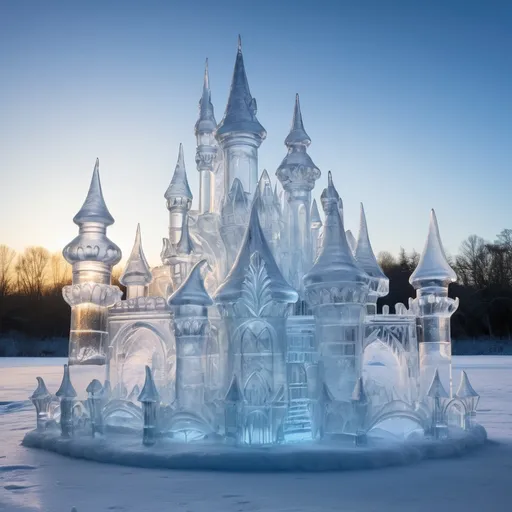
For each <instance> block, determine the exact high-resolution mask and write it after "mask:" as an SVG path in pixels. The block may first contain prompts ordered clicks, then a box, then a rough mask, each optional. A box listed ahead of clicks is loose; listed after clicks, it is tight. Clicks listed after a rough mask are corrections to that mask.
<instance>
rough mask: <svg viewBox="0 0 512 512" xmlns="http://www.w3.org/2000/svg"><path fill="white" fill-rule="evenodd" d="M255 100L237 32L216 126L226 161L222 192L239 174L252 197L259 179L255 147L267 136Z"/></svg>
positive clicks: (216, 133)
mask: <svg viewBox="0 0 512 512" xmlns="http://www.w3.org/2000/svg"><path fill="white" fill-rule="evenodd" d="M256 111H257V108H256V100H255V99H254V98H253V97H252V96H251V92H250V90H249V83H248V82H247V75H246V73H245V66H244V58H243V55H242V45H241V42H240V36H239V37H238V51H237V55H236V61H235V68H234V71H233V79H232V81H231V90H230V92H229V99H228V103H227V106H226V111H225V113H224V117H223V118H222V121H221V122H220V123H219V126H218V127H217V131H216V132H215V137H216V139H217V140H218V142H219V144H220V146H221V148H222V151H223V159H224V162H225V167H224V193H227V191H228V190H230V189H231V185H232V183H233V180H234V179H235V178H238V179H239V180H240V181H241V182H242V184H243V186H244V190H245V192H247V193H248V194H249V195H250V196H251V197H252V195H253V194H254V193H255V191H256V186H257V183H258V148H259V147H260V145H261V143H262V142H263V140H264V139H265V137H266V136H267V132H266V131H265V129H264V128H263V126H261V124H260V122H259V121H258V119H257V117H256Z"/></svg>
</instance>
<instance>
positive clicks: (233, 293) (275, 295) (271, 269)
mask: <svg viewBox="0 0 512 512" xmlns="http://www.w3.org/2000/svg"><path fill="white" fill-rule="evenodd" d="M258 202H259V198H258V197H256V198H255V200H254V201H253V204H252V207H251V213H250V217H249V224H248V226H247V229H246V231H245V235H244V240H243V242H242V246H241V248H240V251H239V252H238V256H237V257H236V260H235V262H234V263H233V267H232V268H231V271H230V272H229V274H228V275H227V276H226V279H225V280H224V282H223V283H222V284H221V285H220V286H219V288H218V289H217V291H216V292H215V301H216V302H235V301H236V300H237V299H238V298H239V297H240V295H241V293H242V287H243V284H244V281H245V276H246V272H247V269H248V268H249V264H250V261H251V256H252V255H253V253H255V252H258V253H259V255H260V257H261V259H262V260H263V262H264V263H265V267H266V271H267V274H268V277H269V280H270V284H269V289H270V293H271V295H272V299H273V300H275V301H276V302H284V303H295V302H296V301H297V299H298V294H297V292H296V291H295V290H294V289H293V288H292V287H291V286H290V285H289V284H288V283H287V282H286V280H285V279H284V277H283V275H282V274H281V271H280V270H279V267H278V266H277V264H276V261H275V259H274V257H273V256H272V252H271V250H270V248H269V246H268V243H267V240H266V239H265V235H264V234H263V230H262V229H261V225H260V221H259V215H258Z"/></svg>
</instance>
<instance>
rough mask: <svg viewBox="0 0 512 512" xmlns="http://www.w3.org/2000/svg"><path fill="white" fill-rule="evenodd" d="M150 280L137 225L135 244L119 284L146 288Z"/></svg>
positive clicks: (150, 275)
mask: <svg viewBox="0 0 512 512" xmlns="http://www.w3.org/2000/svg"><path fill="white" fill-rule="evenodd" d="M152 280H153V276H152V274H151V270H150V268H149V264H148V262H147V260H146V256H145V255H144V251H143V250H142V243H141V236H140V224H137V232H136V233H135V243H134V244H133V249H132V252H131V254H130V257H129V258H128V262H127V263H126V267H125V269H124V272H123V274H122V276H121V277H120V278H119V282H120V283H121V284H122V285H124V286H146V285H147V284H149V283H151V281H152Z"/></svg>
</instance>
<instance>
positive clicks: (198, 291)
mask: <svg viewBox="0 0 512 512" xmlns="http://www.w3.org/2000/svg"><path fill="white" fill-rule="evenodd" d="M205 264H206V260H201V261H199V262H198V263H197V264H196V265H195V266H194V268H193V269H192V270H191V272H190V275H189V276H188V278H187V280H186V281H185V282H184V283H183V284H182V285H181V286H180V287H179V288H178V290H176V291H175V292H174V294H173V295H171V297H169V301H168V304H169V306H171V307H172V308H173V310H174V333H175V336H176V401H177V408H178V409H179V410H185V411H188V412H194V413H200V411H201V409H202V407H203V405H204V370H205V348H206V342H207V339H208V336H209V335H210V322H209V321H208V309H207V308H208V306H211V305H212V304H213V301H212V299H211V298H210V296H209V295H208V293H207V291H206V290H205V287H204V281H203V278H202V277H201V267H203V266H204V265H205Z"/></svg>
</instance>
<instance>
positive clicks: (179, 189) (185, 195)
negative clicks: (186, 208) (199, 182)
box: [164, 143, 193, 207]
mask: <svg viewBox="0 0 512 512" xmlns="http://www.w3.org/2000/svg"><path fill="white" fill-rule="evenodd" d="M164 197H165V199H167V204H168V207H169V203H170V202H172V201H173V200H176V199H182V201H183V202H185V201H186V200H189V201H192V198H193V196H192V192H191V191H190V187H189V185H188V179H187V170H186V168H185V157H184V155H183V144H181V143H180V148H179V150H178V161H177V162H176V167H175V168H174V174H173V176H172V179H171V183H170V184H169V186H168V187H167V190H166V191H165V194H164Z"/></svg>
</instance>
